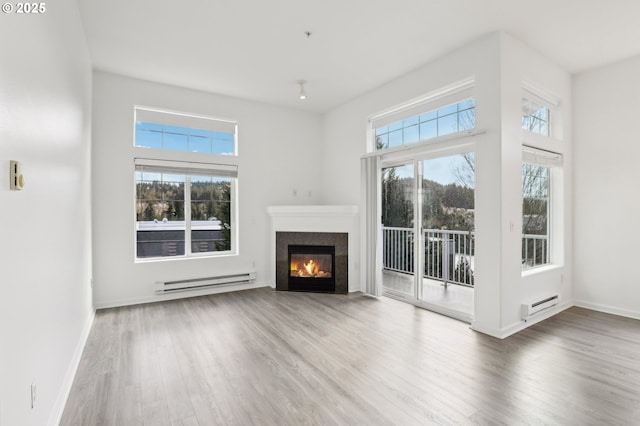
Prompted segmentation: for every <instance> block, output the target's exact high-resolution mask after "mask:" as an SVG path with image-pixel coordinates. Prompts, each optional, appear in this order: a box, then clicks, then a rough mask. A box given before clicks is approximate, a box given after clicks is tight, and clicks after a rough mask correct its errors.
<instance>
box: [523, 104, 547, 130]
mask: <svg viewBox="0 0 640 426" xmlns="http://www.w3.org/2000/svg"><path fill="white" fill-rule="evenodd" d="M549 115H550V114H549V108H547V107H545V106H542V105H539V104H537V103H536V102H533V101H531V100H529V99H527V98H522V128H523V129H524V130H527V131H529V132H532V133H537V134H539V135H542V136H546V137H549Z"/></svg>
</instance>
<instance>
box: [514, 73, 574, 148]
mask: <svg viewBox="0 0 640 426" xmlns="http://www.w3.org/2000/svg"><path fill="white" fill-rule="evenodd" d="M521 98H522V99H521V103H524V101H525V99H526V100H528V101H530V102H533V103H534V104H536V105H539V106H541V107H545V108H546V109H547V111H548V112H549V117H548V122H547V126H548V134H547V135H544V134H541V133H537V132H532V131H529V130H527V129H524V128H522V125H521V124H520V128H521V129H522V132H523V139H524V140H525V144H529V145H530V144H548V143H549V142H550V141H551V142H553V141H558V142H560V141H562V138H563V131H562V129H563V116H562V112H563V111H562V100H561V98H560V97H559V96H557V95H555V94H554V93H552V92H550V91H548V90H546V89H545V88H543V87H542V86H540V85H538V84H536V83H533V82H531V81H523V82H522V96H521ZM521 119H522V114H521Z"/></svg>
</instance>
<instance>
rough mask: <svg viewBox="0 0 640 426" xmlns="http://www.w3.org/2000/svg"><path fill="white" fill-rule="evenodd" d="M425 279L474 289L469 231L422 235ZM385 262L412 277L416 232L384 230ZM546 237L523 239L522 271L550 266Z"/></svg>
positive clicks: (386, 266)
mask: <svg viewBox="0 0 640 426" xmlns="http://www.w3.org/2000/svg"><path fill="white" fill-rule="evenodd" d="M422 241H423V242H424V244H423V254H424V275H423V276H424V278H430V279H434V280H438V281H443V282H444V283H445V284H449V283H451V284H457V285H462V286H467V287H473V285H474V275H473V271H474V268H475V264H474V257H475V235H474V233H473V232H468V231H450V230H442V229H425V230H424V231H423V240H422ZM382 247H383V250H382V262H383V267H384V269H386V270H389V271H396V272H401V273H406V274H413V273H414V272H415V267H414V261H415V260H414V259H415V256H414V250H415V249H414V247H415V246H414V232H413V229H412V228H398V227H386V226H383V227H382ZM548 259H549V250H548V238H547V236H546V235H530V234H526V235H523V236H522V264H523V268H529V267H533V266H538V265H542V264H545V263H548Z"/></svg>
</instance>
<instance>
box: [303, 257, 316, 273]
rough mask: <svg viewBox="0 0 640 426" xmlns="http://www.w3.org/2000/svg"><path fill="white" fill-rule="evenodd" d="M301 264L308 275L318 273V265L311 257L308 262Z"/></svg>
mask: <svg viewBox="0 0 640 426" xmlns="http://www.w3.org/2000/svg"><path fill="white" fill-rule="evenodd" d="M303 265H304V269H306V270H307V273H308V274H309V275H318V265H317V264H316V262H314V261H313V259H310V260H309V262H307V263H304V264H303Z"/></svg>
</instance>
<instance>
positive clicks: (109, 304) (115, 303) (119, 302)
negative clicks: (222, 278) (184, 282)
mask: <svg viewBox="0 0 640 426" xmlns="http://www.w3.org/2000/svg"><path fill="white" fill-rule="evenodd" d="M260 287H271V284H270V283H269V282H267V281H256V282H252V283H242V284H232V285H225V286H222V287H211V288H207V289H200V290H188V291H181V292H176V293H171V294H154V295H150V296H144V297H136V298H129V299H116V300H103V301H96V302H95V307H96V309H106V308H117V307H119V306H130V305H140V304H142V303H154V302H163V301H166V300H177V299H185V298H188V297H197V296H208V295H210V294H218V293H228V292H231V291H239V290H249V289H253V288H260Z"/></svg>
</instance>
